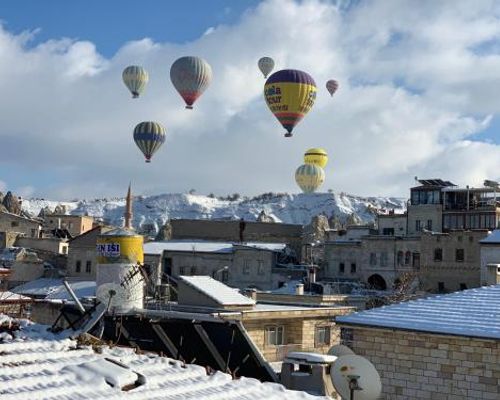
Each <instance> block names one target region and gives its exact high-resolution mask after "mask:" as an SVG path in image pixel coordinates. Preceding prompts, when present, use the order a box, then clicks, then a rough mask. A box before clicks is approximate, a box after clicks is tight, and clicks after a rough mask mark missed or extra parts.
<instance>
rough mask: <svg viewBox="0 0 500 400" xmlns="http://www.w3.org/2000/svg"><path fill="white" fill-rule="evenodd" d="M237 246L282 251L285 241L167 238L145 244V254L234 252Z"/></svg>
mask: <svg viewBox="0 0 500 400" xmlns="http://www.w3.org/2000/svg"><path fill="white" fill-rule="evenodd" d="M235 246H242V247H251V248H254V249H260V250H270V251H281V250H283V249H284V248H285V247H286V244H284V243H254V242H249V243H232V242H210V241H204V240H167V241H163V242H149V243H145V244H144V254H158V255H160V254H162V253H163V251H181V252H195V253H196V252H199V253H232V252H233V251H234V247H235Z"/></svg>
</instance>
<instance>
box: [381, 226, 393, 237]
mask: <svg viewBox="0 0 500 400" xmlns="http://www.w3.org/2000/svg"><path fill="white" fill-rule="evenodd" d="M382 235H390V236H394V228H384V229H382Z"/></svg>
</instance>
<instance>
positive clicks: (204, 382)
mask: <svg viewBox="0 0 500 400" xmlns="http://www.w3.org/2000/svg"><path fill="white" fill-rule="evenodd" d="M2 317H3V316H2V315H0V319H1V318H2ZM22 326H23V328H24V329H23V330H22V331H20V332H19V334H18V333H17V332H15V336H16V338H12V337H8V335H7V336H5V338H3V339H1V340H3V341H4V342H3V343H1V340H0V343H1V344H0V351H1V352H2V357H0V382H1V385H0V397H1V398H2V400H26V399H33V400H34V399H44V400H74V399H79V400H96V399H99V400H101V399H131V400H132V399H135V400H150V399H151V400H152V399H158V400H160V399H165V400H174V399H181V398H182V399H186V400H187V399H192V400H195V399H196V400H205V399H207V400H208V399H211V400H213V399H217V400H236V399H243V398H245V399H266V400H279V399H283V398H286V399H287V400H320V399H324V400H327V398H326V397H317V396H314V397H313V396H312V395H309V394H307V393H304V392H299V391H291V390H287V389H285V388H284V387H283V386H282V385H279V384H276V383H262V382H260V381H258V380H256V379H250V378H245V377H242V378H240V379H237V380H233V379H232V378H231V376H230V375H228V374H224V373H222V372H216V373H215V374H212V375H207V372H206V370H205V368H204V367H201V366H198V365H190V364H187V365H185V364H183V363H181V362H180V361H176V360H172V359H169V358H166V357H159V356H157V355H154V354H142V355H139V354H136V353H135V352H134V351H133V350H132V349H127V348H120V347H114V348H109V347H106V346H104V347H102V352H100V353H96V352H94V350H93V349H92V347H90V346H78V345H77V343H76V341H73V340H70V339H64V340H57V339H55V336H54V335H53V334H50V333H47V332H45V328H46V327H45V326H43V325H37V324H35V325H30V324H29V323H23V324H22ZM33 332H39V333H40V332H45V336H42V335H38V336H36V335H34V334H33ZM120 365H121V366H120ZM136 377H139V379H137V380H136ZM135 380H136V381H137V382H138V383H139V386H137V387H134V386H135V385H133V384H132V385H130V386H129V387H128V388H127V389H130V390H128V391H123V390H121V388H122V387H123V386H125V385H128V384H129V383H130V382H132V381H135Z"/></svg>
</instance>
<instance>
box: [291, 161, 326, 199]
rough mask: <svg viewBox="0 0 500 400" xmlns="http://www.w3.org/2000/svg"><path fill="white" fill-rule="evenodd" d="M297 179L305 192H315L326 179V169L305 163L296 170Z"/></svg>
mask: <svg viewBox="0 0 500 400" xmlns="http://www.w3.org/2000/svg"><path fill="white" fill-rule="evenodd" d="M295 181H296V182H297V185H299V187H300V188H301V189H302V191H303V192H304V193H313V192H315V191H316V189H318V188H319V187H320V186H321V185H322V184H323V182H324V181H325V171H323V168H321V167H318V166H317V165H313V164H304V165H301V166H300V167H299V168H297V171H295Z"/></svg>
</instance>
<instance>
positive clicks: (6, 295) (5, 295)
mask: <svg viewBox="0 0 500 400" xmlns="http://www.w3.org/2000/svg"><path fill="white" fill-rule="evenodd" d="M15 300H31V297H26V296H23V295H21V294H17V293H12V292H9V291H4V292H0V303H2V302H8V301H15Z"/></svg>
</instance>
